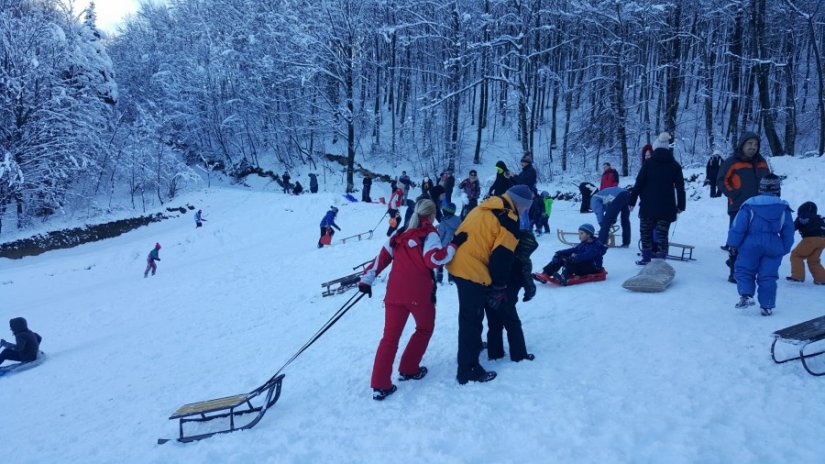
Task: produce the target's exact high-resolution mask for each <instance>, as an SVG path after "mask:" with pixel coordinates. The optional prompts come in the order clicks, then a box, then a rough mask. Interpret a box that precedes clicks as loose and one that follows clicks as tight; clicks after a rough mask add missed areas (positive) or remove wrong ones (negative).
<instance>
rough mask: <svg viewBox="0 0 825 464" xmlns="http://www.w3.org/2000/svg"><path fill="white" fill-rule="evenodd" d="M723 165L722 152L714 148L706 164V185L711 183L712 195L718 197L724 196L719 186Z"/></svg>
mask: <svg viewBox="0 0 825 464" xmlns="http://www.w3.org/2000/svg"><path fill="white" fill-rule="evenodd" d="M721 166H722V152H721V151H719V150H713V154H712V155H710V159H708V164H707V165H706V166H705V185H710V197H711V198H718V197H721V196H722V191H721V189H720V188H719V184H718V178H719V168H720V167H721Z"/></svg>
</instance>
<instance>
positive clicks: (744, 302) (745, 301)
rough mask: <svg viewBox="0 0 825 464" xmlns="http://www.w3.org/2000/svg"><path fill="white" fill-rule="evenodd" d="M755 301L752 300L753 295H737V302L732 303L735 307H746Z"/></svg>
mask: <svg viewBox="0 0 825 464" xmlns="http://www.w3.org/2000/svg"><path fill="white" fill-rule="evenodd" d="M755 304H756V303H755V302H754V301H753V297H751V296H750V295H742V296H741V297H739V303H736V304H735V305H734V307H735V308H740V309H741V308H747V307H748V306H753V305H755Z"/></svg>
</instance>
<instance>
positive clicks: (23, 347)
mask: <svg viewBox="0 0 825 464" xmlns="http://www.w3.org/2000/svg"><path fill="white" fill-rule="evenodd" d="M9 328H11V332H12V333H13V334H14V343H10V342H7V341H6V340H0V348H1V349H3V351H2V352H0V364H3V361H6V360H9V361H20V362H31V361H34V360H35V359H37V353H38V352H39V349H40V342H41V341H42V340H43V338H42V337H40V335H38V334H37V333H35V332H32V331H31V330H29V326H28V323H26V319H24V318H22V317H15V318H13V319H10V320H9Z"/></svg>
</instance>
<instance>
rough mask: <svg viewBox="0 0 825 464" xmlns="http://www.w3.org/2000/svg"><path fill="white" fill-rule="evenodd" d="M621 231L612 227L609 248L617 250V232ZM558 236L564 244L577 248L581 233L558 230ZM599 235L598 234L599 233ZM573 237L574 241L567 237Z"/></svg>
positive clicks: (614, 226)
mask: <svg viewBox="0 0 825 464" xmlns="http://www.w3.org/2000/svg"><path fill="white" fill-rule="evenodd" d="M618 230H619V226H617V225H615V224H613V225H612V226H611V227H610V233H609V234H608V235H607V247H608V248H616V232H617V231H618ZM556 234H557V235H558V237H559V241H560V242H561V243H564V244H565V245H571V246H576V245H578V244H579V243H580V242H579V233H578V232H565V231H563V230H561V229H556ZM597 235H598V232H597ZM568 236H569V237H572V238H573V239H572V240H570V239H568V238H567V237H568Z"/></svg>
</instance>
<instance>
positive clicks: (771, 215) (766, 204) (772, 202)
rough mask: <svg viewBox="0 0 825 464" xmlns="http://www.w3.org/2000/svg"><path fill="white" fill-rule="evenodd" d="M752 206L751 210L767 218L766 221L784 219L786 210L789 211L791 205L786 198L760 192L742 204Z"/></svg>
mask: <svg viewBox="0 0 825 464" xmlns="http://www.w3.org/2000/svg"><path fill="white" fill-rule="evenodd" d="M744 205H748V206H750V209H751V211H753V214H754V215H756V216H759V217H760V218H762V219H764V220H766V221H779V220H782V217H783V215H784V214H785V211H787V210H788V209H789V208H790V206H788V202H786V201H785V200H783V199H781V198H779V197H777V196H775V195H771V194H764V193H760V194H759V195H757V196H755V197H751V198H749V199H748V200H747V201H745V203H744V204H743V205H742V206H744Z"/></svg>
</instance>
